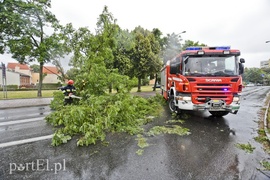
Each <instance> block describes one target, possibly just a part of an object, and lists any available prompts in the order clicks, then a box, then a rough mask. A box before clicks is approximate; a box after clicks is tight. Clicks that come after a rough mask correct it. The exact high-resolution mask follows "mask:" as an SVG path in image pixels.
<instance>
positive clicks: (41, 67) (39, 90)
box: [37, 62, 44, 97]
mask: <svg viewBox="0 0 270 180" xmlns="http://www.w3.org/2000/svg"><path fill="white" fill-rule="evenodd" d="M43 65H44V63H43V62H41V63H40V65H39V83H38V94H37V97H42V93H41V90H42V81H43Z"/></svg>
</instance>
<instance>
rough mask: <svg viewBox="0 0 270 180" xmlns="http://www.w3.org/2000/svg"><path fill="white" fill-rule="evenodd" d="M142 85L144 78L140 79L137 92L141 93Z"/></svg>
mask: <svg viewBox="0 0 270 180" xmlns="http://www.w3.org/2000/svg"><path fill="white" fill-rule="evenodd" d="M141 84H142V78H141V77H138V90H137V92H141V91H142V90H141Z"/></svg>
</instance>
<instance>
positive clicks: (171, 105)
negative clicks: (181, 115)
mask: <svg viewBox="0 0 270 180" xmlns="http://www.w3.org/2000/svg"><path fill="white" fill-rule="evenodd" d="M168 103H169V108H170V111H171V112H178V109H177V107H176V106H175V103H174V96H170V97H169V100H168Z"/></svg>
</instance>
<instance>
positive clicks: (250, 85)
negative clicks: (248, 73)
mask: <svg viewBox="0 0 270 180" xmlns="http://www.w3.org/2000/svg"><path fill="white" fill-rule="evenodd" d="M252 86H255V84H253V83H249V84H247V85H246V87H252Z"/></svg>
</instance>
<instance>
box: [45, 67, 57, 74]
mask: <svg viewBox="0 0 270 180" xmlns="http://www.w3.org/2000/svg"><path fill="white" fill-rule="evenodd" d="M43 73H46V74H60V73H59V71H58V69H57V67H55V66H43Z"/></svg>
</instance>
